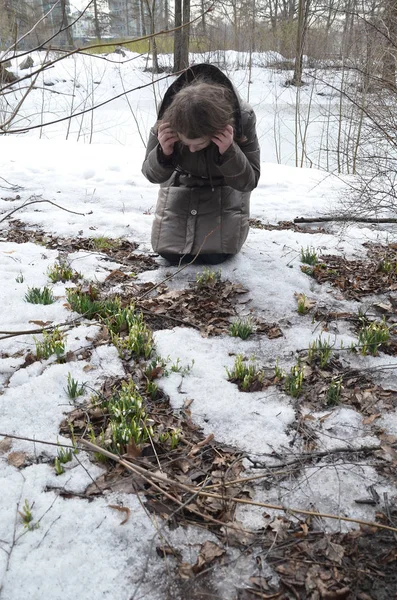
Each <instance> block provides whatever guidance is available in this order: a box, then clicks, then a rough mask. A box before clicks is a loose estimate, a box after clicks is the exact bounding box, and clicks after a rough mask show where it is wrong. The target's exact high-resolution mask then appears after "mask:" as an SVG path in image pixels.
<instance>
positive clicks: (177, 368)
mask: <svg viewBox="0 0 397 600" xmlns="http://www.w3.org/2000/svg"><path fill="white" fill-rule="evenodd" d="M168 360H169V358H168ZM193 367H194V358H192V362H191V363H190V364H189V365H183V364H182V362H181V359H180V358H177V359H176V361H175V362H174V363H171V366H170V367H169V368H168V367H167V368H166V369H165V371H164V375H165V376H166V377H168V375H169V374H170V373H180V374H181V375H187V374H188V373H190V371H191V370H192V369H193Z"/></svg>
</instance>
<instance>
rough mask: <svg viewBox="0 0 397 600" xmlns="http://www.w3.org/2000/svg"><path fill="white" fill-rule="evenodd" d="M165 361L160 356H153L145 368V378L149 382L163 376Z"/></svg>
mask: <svg viewBox="0 0 397 600" xmlns="http://www.w3.org/2000/svg"><path fill="white" fill-rule="evenodd" d="M167 360H168V359H165V358H161V356H158V355H157V354H156V356H154V357H153V358H152V359H151V360H150V361H149V362H148V363H147V365H146V367H145V371H144V374H145V377H146V378H147V379H148V380H149V381H153V379H157V378H158V377H161V376H162V375H163V374H165V368H166V366H167Z"/></svg>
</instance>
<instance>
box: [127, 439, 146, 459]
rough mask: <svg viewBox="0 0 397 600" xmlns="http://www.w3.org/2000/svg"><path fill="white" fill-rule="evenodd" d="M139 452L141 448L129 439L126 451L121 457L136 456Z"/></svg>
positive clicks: (139, 454)
mask: <svg viewBox="0 0 397 600" xmlns="http://www.w3.org/2000/svg"><path fill="white" fill-rule="evenodd" d="M141 454H142V452H141V449H140V448H138V446H137V445H136V444H135V442H134V440H130V441H129V442H128V444H127V452H126V453H125V454H124V455H123V458H137V457H138V456H141Z"/></svg>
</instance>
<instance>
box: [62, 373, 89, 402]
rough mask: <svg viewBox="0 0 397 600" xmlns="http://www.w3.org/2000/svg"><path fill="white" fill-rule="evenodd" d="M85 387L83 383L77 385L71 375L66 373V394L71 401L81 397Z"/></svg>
mask: <svg viewBox="0 0 397 600" xmlns="http://www.w3.org/2000/svg"><path fill="white" fill-rule="evenodd" d="M84 389H85V385H84V383H79V382H78V381H76V379H74V378H73V377H72V375H71V373H68V383H67V388H66V391H67V394H68V396H69V398H70V399H71V400H74V399H75V398H77V397H78V396H82V395H83V394H84Z"/></svg>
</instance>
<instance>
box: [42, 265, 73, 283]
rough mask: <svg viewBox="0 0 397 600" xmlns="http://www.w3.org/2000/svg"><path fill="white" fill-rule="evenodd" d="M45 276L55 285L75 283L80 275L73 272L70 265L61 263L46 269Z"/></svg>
mask: <svg viewBox="0 0 397 600" xmlns="http://www.w3.org/2000/svg"><path fill="white" fill-rule="evenodd" d="M47 275H48V277H49V279H50V280H51V281H52V282H53V283H57V281H76V280H77V279H79V278H80V277H81V273H78V272H77V271H74V270H73V269H72V267H71V266H70V265H68V264H67V263H66V262H63V261H60V262H59V263H55V264H54V265H52V267H48V270H47Z"/></svg>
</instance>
